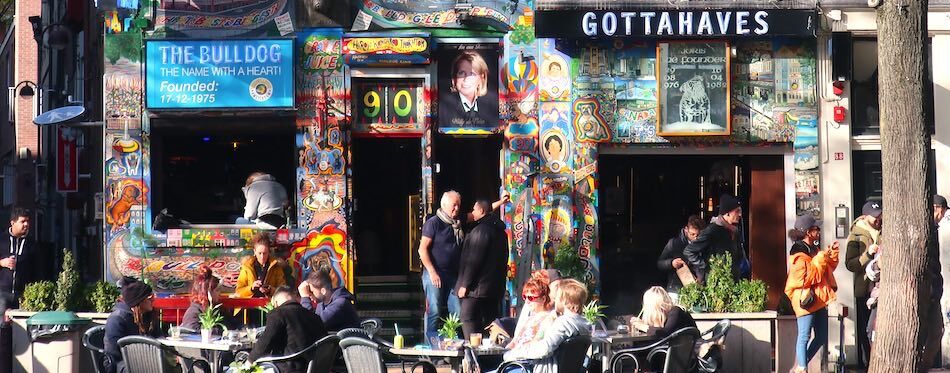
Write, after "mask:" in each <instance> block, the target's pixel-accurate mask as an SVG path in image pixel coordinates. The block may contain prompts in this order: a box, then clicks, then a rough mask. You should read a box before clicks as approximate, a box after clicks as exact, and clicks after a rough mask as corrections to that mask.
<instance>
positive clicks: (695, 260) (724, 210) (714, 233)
mask: <svg viewBox="0 0 950 373" xmlns="http://www.w3.org/2000/svg"><path fill="white" fill-rule="evenodd" d="M741 219H742V205H741V204H740V203H739V200H738V199H736V197H734V196H732V195H730V194H723V195H722V196H721V197H719V215H718V216H716V217H714V218H712V221H711V222H710V224H709V225H708V226H706V228H705V229H703V230H702V232H701V233H700V234H699V237H696V239H695V240H693V242H690V243H689V245H686V248H685V249H684V250H683V256H684V257H686V262H687V263H688V264H689V267H690V268H692V269H693V271H694V272H695V273H696V281H698V282H700V283H705V282H706V276H707V275H708V274H709V259H710V258H712V257H713V256H715V255H719V254H725V253H728V254H729V255H731V256H732V277H733V278H735V279H739V278H740V277H741V273H742V271H741V269H740V268H741V266H743V265H744V263H746V261H747V260H746V256H745V252H743V251H742V249H741V248H740V247H739V243H738V242H739V237H738V236H739V221H740V220H741Z"/></svg>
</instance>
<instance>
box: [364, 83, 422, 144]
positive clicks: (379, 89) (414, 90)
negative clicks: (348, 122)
mask: <svg viewBox="0 0 950 373" xmlns="http://www.w3.org/2000/svg"><path fill="white" fill-rule="evenodd" d="M352 84H353V90H352V92H353V94H354V97H353V98H354V100H353V101H354V104H355V106H356V107H355V108H354V111H353V112H354V114H355V115H354V116H355V118H354V124H356V126H357V127H356V130H361V129H363V130H371V131H373V132H379V131H385V130H387V129H389V130H397V129H411V128H413V127H418V128H421V124H420V122H421V121H422V120H421V119H422V118H423V117H424V115H425V113H422V112H421V111H423V110H425V108H420V107H419V103H418V98H419V97H420V95H421V92H422V85H423V81H422V80H421V79H418V81H414V80H408V81H407V80H404V79H403V80H400V81H398V82H397V81H394V80H388V79H354V82H353V83H352Z"/></svg>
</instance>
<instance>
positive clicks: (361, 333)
mask: <svg viewBox="0 0 950 373" xmlns="http://www.w3.org/2000/svg"><path fill="white" fill-rule="evenodd" d="M336 336H337V337H340V339H344V338H347V337H363V338H366V339H371V338H370V336H369V333H367V332H366V330H364V329H360V328H346V329H342V330H340V331H338V332H336Z"/></svg>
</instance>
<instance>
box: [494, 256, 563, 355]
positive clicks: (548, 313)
mask: <svg viewBox="0 0 950 373" xmlns="http://www.w3.org/2000/svg"><path fill="white" fill-rule="evenodd" d="M549 285H550V279H549V277H548V274H547V272H545V271H543V270H541V271H535V272H534V273H532V274H531V278H530V279H528V282H526V283H525V285H524V288H523V289H522V290H521V294H522V298H524V300H525V304H524V307H522V309H521V316H520V317H519V318H518V324H517V326H515V333H514V335H512V338H511V342H509V343H508V345H507V346H505V348H507V349H509V350H510V349H514V348H517V347H519V346H522V345H524V344H526V343H528V342H531V341H535V340H538V339H540V338H541V337H543V331H544V330H545V329H547V328H548V327H549V326H551V324H552V323H553V322H554V319H556V318H557V314H556V313H555V312H554V303H553V301H552V298H551V294H550V288H549Z"/></svg>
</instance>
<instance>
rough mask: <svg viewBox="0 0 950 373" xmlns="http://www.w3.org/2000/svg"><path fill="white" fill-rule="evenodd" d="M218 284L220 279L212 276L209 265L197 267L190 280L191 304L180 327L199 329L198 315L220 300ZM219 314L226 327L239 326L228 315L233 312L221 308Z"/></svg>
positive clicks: (233, 327)
mask: <svg viewBox="0 0 950 373" xmlns="http://www.w3.org/2000/svg"><path fill="white" fill-rule="evenodd" d="M220 284H221V279H219V278H217V277H215V276H214V274H213V273H212V272H211V268H210V267H208V266H206V265H204V264H202V265H201V266H199V267H198V272H197V273H196V274H195V279H194V281H192V282H191V304H190V305H189V306H188V310H186V311H185V316H184V317H183V318H182V320H181V326H182V327H185V328H188V329H191V330H196V331H197V330H200V329H201V323H200V322H199V321H198V315H200V314H201V313H202V312H204V311H205V309H207V308H208V307H209V306H213V305H215V304H219V303H220V302H221V291H220V290H219V289H218V285H220ZM220 314H221V315H222V316H223V317H224V326H225V327H227V328H228V329H235V328H237V327H238V326H239V325H238V323H237V322H236V321H237V320H235V319H234V318H233V317H230V316H231V315H233V314H234V313H233V312H229V311H227V310H224V309H222V310H221V311H220Z"/></svg>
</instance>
